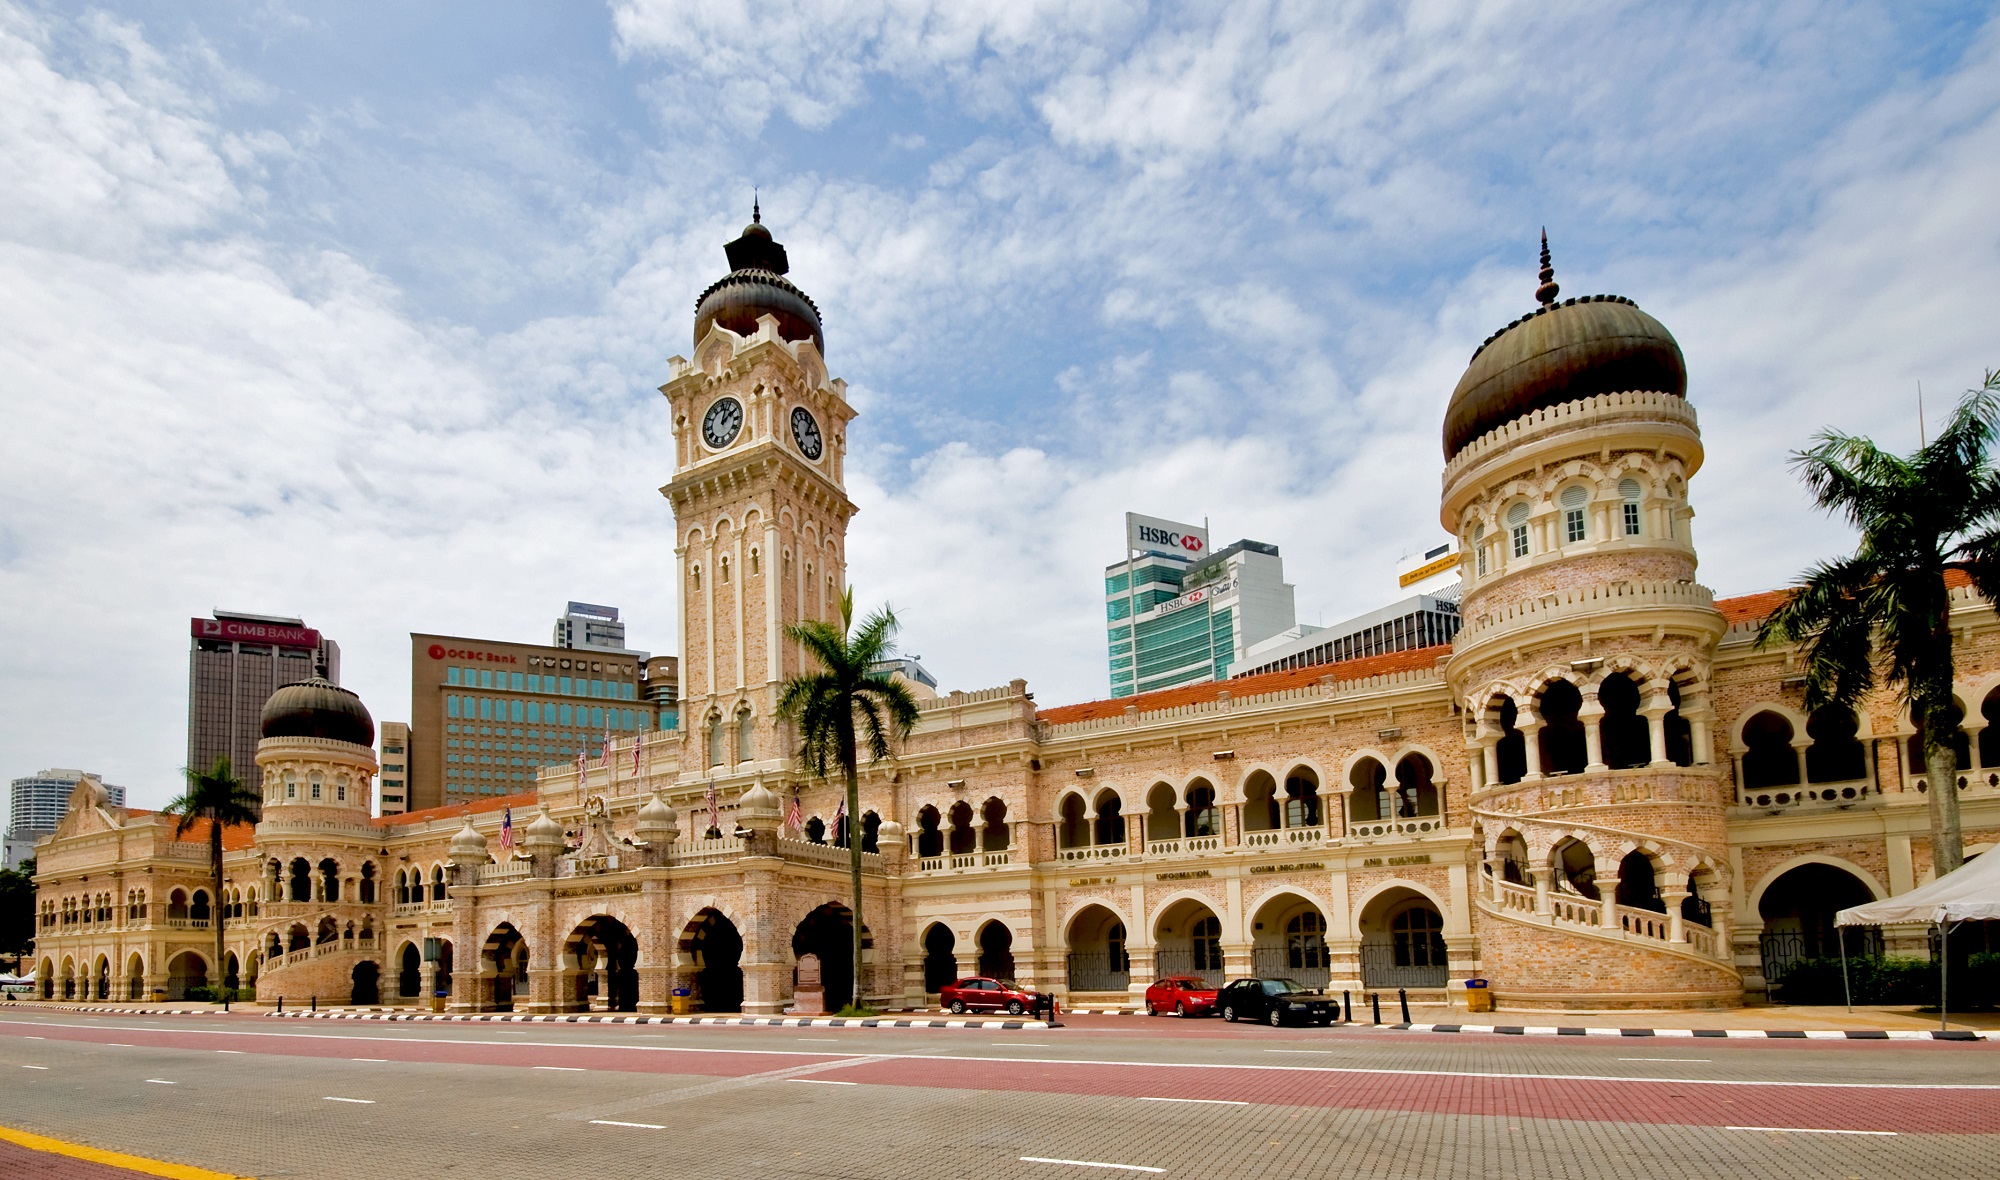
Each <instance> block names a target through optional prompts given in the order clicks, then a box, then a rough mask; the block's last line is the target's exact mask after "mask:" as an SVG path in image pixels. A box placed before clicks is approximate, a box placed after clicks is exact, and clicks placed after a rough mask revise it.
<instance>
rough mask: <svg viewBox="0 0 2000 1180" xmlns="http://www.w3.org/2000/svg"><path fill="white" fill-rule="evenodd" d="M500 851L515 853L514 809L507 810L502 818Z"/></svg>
mask: <svg viewBox="0 0 2000 1180" xmlns="http://www.w3.org/2000/svg"><path fill="white" fill-rule="evenodd" d="M500 851H502V852H512V851H514V809H513V808H512V807H509V808H507V813H506V814H505V815H503V816H501V817H500Z"/></svg>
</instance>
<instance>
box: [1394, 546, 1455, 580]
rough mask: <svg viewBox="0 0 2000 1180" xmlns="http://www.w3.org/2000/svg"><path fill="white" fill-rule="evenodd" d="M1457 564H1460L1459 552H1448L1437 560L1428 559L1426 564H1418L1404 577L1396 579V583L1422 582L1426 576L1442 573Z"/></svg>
mask: <svg viewBox="0 0 2000 1180" xmlns="http://www.w3.org/2000/svg"><path fill="white" fill-rule="evenodd" d="M1457 566H1458V554H1456V553H1447V554H1445V555H1444V556H1443V557H1440V558H1438V559H1437V560H1436V561H1427V562H1425V563H1424V564H1422V565H1420V566H1418V567H1417V568H1415V569H1413V570H1411V571H1410V572H1409V573H1407V574H1404V575H1403V576H1402V577H1400V578H1398V579H1396V584H1397V585H1399V586H1408V585H1411V584H1413V583H1416V582H1421V581H1423V580H1424V579H1425V578H1428V577H1430V576H1431V575H1432V574H1441V573H1443V572H1445V571H1446V570H1449V569H1454V568H1456V567H1457Z"/></svg>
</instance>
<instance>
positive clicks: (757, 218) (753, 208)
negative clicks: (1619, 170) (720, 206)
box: [750, 185, 1548, 245]
mask: <svg viewBox="0 0 2000 1180" xmlns="http://www.w3.org/2000/svg"><path fill="white" fill-rule="evenodd" d="M750 224H751V225H762V224H764V208H763V206H762V205H760V204H759V203H758V201H757V187H756V186H755V185H752V186H750ZM1542 239H1543V244H1544V245H1546V244H1547V241H1548V235H1547V234H1546V233H1544V234H1543V235H1542Z"/></svg>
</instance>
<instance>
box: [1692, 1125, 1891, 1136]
mask: <svg viewBox="0 0 2000 1180" xmlns="http://www.w3.org/2000/svg"><path fill="white" fill-rule="evenodd" d="M1723 1130H1725V1131H1783V1132H1784V1133H1786V1134H1788V1135H1900V1134H1902V1132H1901V1131H1849V1130H1846V1129H1844V1128H1841V1127H1724V1128H1723Z"/></svg>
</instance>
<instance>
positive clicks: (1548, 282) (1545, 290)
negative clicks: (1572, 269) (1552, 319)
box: [1535, 225, 1562, 307]
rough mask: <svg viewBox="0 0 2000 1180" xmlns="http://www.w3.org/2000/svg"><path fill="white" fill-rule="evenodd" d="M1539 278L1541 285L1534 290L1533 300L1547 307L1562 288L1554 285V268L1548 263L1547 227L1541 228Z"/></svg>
mask: <svg viewBox="0 0 2000 1180" xmlns="http://www.w3.org/2000/svg"><path fill="white" fill-rule="evenodd" d="M1539 277H1540V278H1541V281H1542V285H1541V286H1539V287H1537V288H1535V300H1536V302H1538V303H1540V304H1541V305H1542V306H1543V307H1547V306H1549V305H1550V304H1552V303H1554V302H1555V301H1556V296H1557V295H1559V294H1561V293H1562V288H1561V287H1560V286H1558V285H1557V284H1556V268H1555V266H1554V264H1553V263H1551V262H1550V261H1549V227H1548V226H1546V225H1545V226H1543V227H1542V273H1541V275H1540V276H1539Z"/></svg>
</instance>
